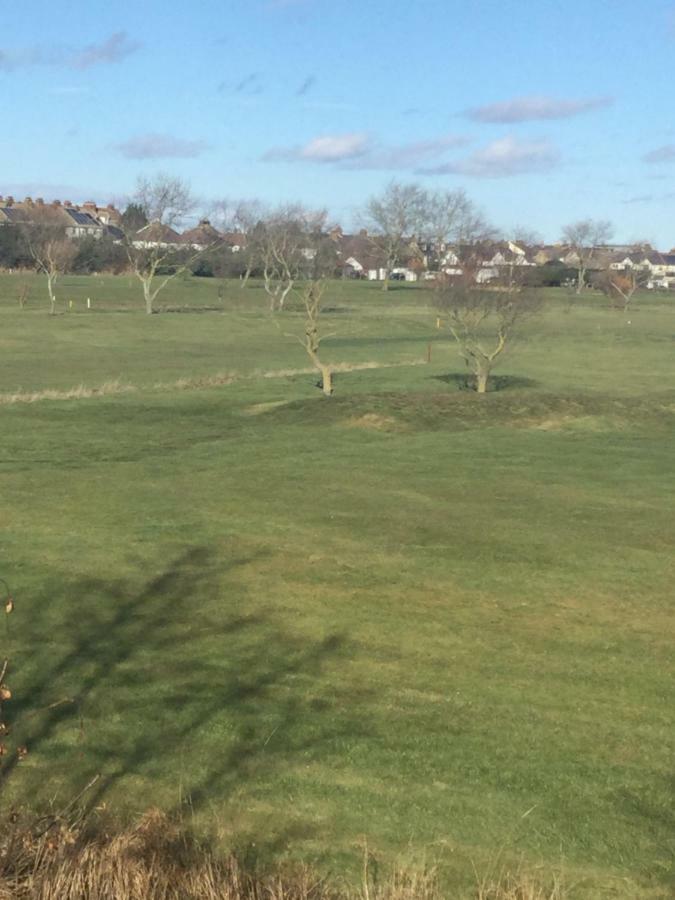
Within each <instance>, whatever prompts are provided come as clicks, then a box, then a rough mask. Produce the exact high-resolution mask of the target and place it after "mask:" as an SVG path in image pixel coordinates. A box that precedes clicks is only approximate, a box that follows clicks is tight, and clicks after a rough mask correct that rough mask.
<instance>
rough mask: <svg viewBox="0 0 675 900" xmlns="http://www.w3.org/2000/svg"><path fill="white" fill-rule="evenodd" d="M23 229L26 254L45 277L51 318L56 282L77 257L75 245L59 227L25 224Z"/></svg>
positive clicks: (47, 224) (53, 310) (48, 224)
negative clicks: (28, 254)
mask: <svg viewBox="0 0 675 900" xmlns="http://www.w3.org/2000/svg"><path fill="white" fill-rule="evenodd" d="M23 229H24V236H25V241H26V246H27V247H28V252H29V253H30V255H31V257H32V258H33V260H34V261H35V265H36V267H37V269H38V271H39V272H42V273H43V274H44V275H46V276H47V293H48V294H49V314H50V315H52V316H53V315H55V313H56V294H55V293H54V289H55V287H56V282H57V281H58V278H59V276H60V275H63V274H64V273H65V272H67V271H68V269H69V268H70V266H71V264H72V262H73V260H74V259H75V257H76V256H77V249H78V248H77V245H76V243H75V241H73V240H70V239H69V238H68V237H66V232H65V228H63V227H62V226H60V225H56V224H51V223H49V222H45V223H43V224H39V225H34V224H27V225H25V226H23Z"/></svg>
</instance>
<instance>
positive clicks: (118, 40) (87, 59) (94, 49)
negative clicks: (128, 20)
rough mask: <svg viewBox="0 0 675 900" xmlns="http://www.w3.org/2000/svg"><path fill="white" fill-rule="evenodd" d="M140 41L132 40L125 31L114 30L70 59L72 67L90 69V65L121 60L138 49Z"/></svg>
mask: <svg viewBox="0 0 675 900" xmlns="http://www.w3.org/2000/svg"><path fill="white" fill-rule="evenodd" d="M140 46H141V45H140V43H139V42H138V41H134V40H132V39H131V38H130V37H129V35H128V34H127V33H126V31H116V32H115V33H114V34H111V35H110V37H109V38H106V40H105V41H101V43H100V44H89V45H88V46H87V47H85V48H84V49H83V50H81V51H80V52H79V53H76V54H75V56H74V57H73V58H72V60H71V61H70V65H71V66H72V68H73V69H91V67H92V66H99V65H107V64H110V63H118V62H122V60H123V59H126V58H127V57H128V56H131V55H132V54H133V53H135V52H136V51H137V50H139V49H140Z"/></svg>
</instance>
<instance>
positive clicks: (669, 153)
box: [642, 144, 675, 163]
mask: <svg viewBox="0 0 675 900" xmlns="http://www.w3.org/2000/svg"><path fill="white" fill-rule="evenodd" d="M642 159H643V161H644V162H646V163H664V162H665V163H670V162H675V144H664V145H663V147H657V148H656V149H655V150H650V151H649V153H645V155H644V156H643V157H642Z"/></svg>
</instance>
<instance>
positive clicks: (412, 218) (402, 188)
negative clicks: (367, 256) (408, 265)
mask: <svg viewBox="0 0 675 900" xmlns="http://www.w3.org/2000/svg"><path fill="white" fill-rule="evenodd" d="M426 205H427V195H426V192H425V191H424V190H422V188H421V187H420V186H419V185H417V184H401V183H400V182H398V181H390V182H389V184H388V185H387V187H386V188H385V189H384V191H383V192H382V193H381V194H380V195H378V196H375V197H371V198H370V200H368V202H367V204H366V207H365V210H364V213H363V219H364V222H365V224H366V225H367V227H368V229H369V230H371V231H373V232H374V238H373V239H372V242H373V245H374V247H375V249H376V250H377V251H379V252H381V253H382V255H383V261H384V266H383V268H384V273H385V274H384V284H383V285H382V290H384V291H387V290H389V276H390V275H391V270H392V269H393V268H394V266H395V265H396V263H398V262H400V261H401V259H402V258H403V256H404V255H405V254H406V253H408V252H409V251H410V247H411V239H412V238H414V237H416V236H418V235H419V234H420V232H421V231H422V230H423V227H424V222H425V218H426Z"/></svg>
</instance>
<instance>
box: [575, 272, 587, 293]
mask: <svg viewBox="0 0 675 900" xmlns="http://www.w3.org/2000/svg"><path fill="white" fill-rule="evenodd" d="M585 275H586V268H585V267H584V266H581V265H580V266H579V279H578V281H577V294H580V293H581V292H582V290H583V289H584V276H585Z"/></svg>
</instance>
